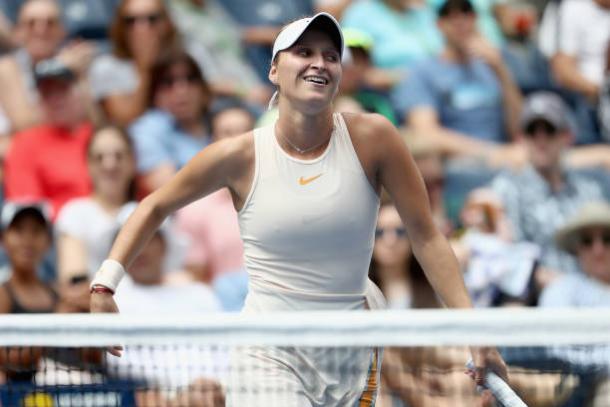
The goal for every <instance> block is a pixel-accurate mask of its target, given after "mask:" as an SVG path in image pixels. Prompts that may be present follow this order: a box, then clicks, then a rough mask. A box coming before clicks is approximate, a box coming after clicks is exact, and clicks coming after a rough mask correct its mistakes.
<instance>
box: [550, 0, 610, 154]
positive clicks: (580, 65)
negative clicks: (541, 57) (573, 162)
mask: <svg viewBox="0 0 610 407" xmlns="http://www.w3.org/2000/svg"><path fill="white" fill-rule="evenodd" d="M555 3H556V2H553V3H551V4H549V5H548V6H547V12H545V18H544V19H543V21H542V25H541V27H540V32H541V35H540V48H541V49H542V51H543V52H544V53H545V54H546V55H547V57H549V58H550V60H551V69H552V71H553V74H554V76H555V79H556V80H557V82H558V83H559V85H560V86H562V87H563V88H565V89H567V90H569V91H572V92H574V93H575V94H576V95H575V100H574V101H573V104H574V106H575V110H576V112H577V118H578V125H579V127H578V130H579V132H578V134H577V142H578V143H579V144H588V143H594V142H597V141H599V123H598V122H597V118H596V115H595V113H594V112H595V109H596V106H597V103H598V100H599V97H600V94H601V86H602V83H603V79H604V70H605V68H606V50H607V48H608V44H609V43H610V1H608V0H564V1H562V2H560V3H559V5H558V6H557V4H555Z"/></svg>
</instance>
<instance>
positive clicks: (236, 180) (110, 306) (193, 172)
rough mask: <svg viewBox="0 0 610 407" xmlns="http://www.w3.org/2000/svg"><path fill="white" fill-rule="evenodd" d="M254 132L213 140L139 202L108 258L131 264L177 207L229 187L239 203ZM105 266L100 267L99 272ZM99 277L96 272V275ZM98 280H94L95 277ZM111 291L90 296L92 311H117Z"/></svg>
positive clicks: (243, 194) (245, 185)
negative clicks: (164, 182) (163, 183)
mask: <svg viewBox="0 0 610 407" xmlns="http://www.w3.org/2000/svg"><path fill="white" fill-rule="evenodd" d="M253 163H254V141H253V137H252V133H251V132H250V133H246V134H244V135H242V136H238V137H235V138H230V139H227V140H221V141H219V142H216V143H213V144H211V145H210V146H208V147H207V148H205V149H203V150H202V151H201V152H200V153H199V154H197V155H196V156H195V157H194V158H193V159H192V160H191V161H190V162H189V163H188V164H187V165H186V166H185V167H184V168H182V169H181V170H180V171H178V172H177V173H176V175H175V176H174V177H173V178H172V179H171V180H170V181H169V182H168V183H167V184H165V185H163V186H162V187H161V188H159V189H158V190H156V191H155V192H153V193H151V194H150V195H149V196H147V197H146V198H145V199H144V200H142V202H141V203H140V204H139V205H138V207H137V208H136V210H135V211H134V212H133V214H132V215H131V216H130V217H129V219H128V220H127V222H126V223H125V225H124V226H123V227H122V228H121V231H120V232H119V234H118V236H117V238H116V240H115V242H114V244H113V246H112V249H111V250H110V254H109V256H108V259H110V260H114V261H116V262H118V263H119V264H120V265H122V266H123V267H124V268H127V267H129V265H130V264H131V262H132V261H133V260H134V259H135V258H136V256H137V254H138V253H139V251H140V250H141V249H142V248H143V247H144V245H145V244H146V243H147V242H148V240H149V239H150V238H151V237H152V235H153V234H154V232H155V231H156V230H157V228H158V227H159V225H161V223H162V222H163V221H164V220H165V218H166V217H167V216H168V215H169V214H170V213H172V212H174V211H175V210H177V209H179V208H181V207H183V206H185V205H187V204H188V203H190V202H192V201H194V200H196V199H199V198H201V197H203V196H206V195H208V194H210V193H212V192H214V191H216V190H218V189H221V188H224V187H228V188H229V190H230V191H231V193H232V195H233V197H234V201H235V203H236V206H238V207H239V205H240V204H241V203H242V202H243V201H244V200H245V198H246V194H247V191H248V189H249V185H250V183H251V178H252V176H253V175H252V174H253V171H254V170H253V168H254V164H253ZM104 271H105V270H103V268H102V269H100V271H98V275H99V273H103V272H104ZM96 278H97V276H96ZM94 284H95V280H94ZM116 310H117V307H116V304H115V303H114V301H113V300H112V296H111V295H110V294H109V293H94V294H93V295H92V296H91V312H116Z"/></svg>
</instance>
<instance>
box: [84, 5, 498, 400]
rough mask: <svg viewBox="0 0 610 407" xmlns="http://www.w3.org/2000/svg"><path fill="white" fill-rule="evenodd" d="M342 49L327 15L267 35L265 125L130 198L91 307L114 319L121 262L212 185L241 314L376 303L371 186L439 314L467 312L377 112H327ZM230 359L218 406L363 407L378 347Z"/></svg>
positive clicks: (371, 388) (492, 361) (420, 191)
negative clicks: (398, 226) (388, 208)
mask: <svg viewBox="0 0 610 407" xmlns="http://www.w3.org/2000/svg"><path fill="white" fill-rule="evenodd" d="M343 48H344V44H343V35H342V33H341V29H340V27H339V24H338V23H337V21H336V20H335V19H334V18H333V17H332V16H331V15H330V14H326V13H320V14H317V15H315V16H313V17H310V18H304V19H301V20H298V21H295V22H293V23H291V24H289V25H287V26H286V27H285V28H284V29H283V30H282V31H281V32H280V34H279V35H278V37H277V39H276V41H275V45H274V47H273V58H272V63H271V68H270V70H269V80H270V81H271V82H272V83H273V85H275V86H276V87H277V89H278V92H277V97H276V101H277V103H278V109H279V118H278V120H277V122H275V123H273V124H271V125H269V126H266V127H262V128H259V129H255V130H254V131H252V132H248V133H245V134H243V135H240V136H237V137H233V138H229V139H226V140H221V141H219V142H217V143H213V144H212V145H210V146H209V147H207V148H206V149H204V150H203V151H202V152H201V153H200V154H198V155H197V156H196V157H195V158H194V159H193V160H192V161H191V162H190V163H189V164H187V165H186V166H185V167H184V168H183V169H182V170H180V172H178V173H177V174H176V176H175V177H174V178H173V179H172V180H171V181H170V182H168V183H167V184H165V185H164V186H163V187H161V188H160V189H158V190H157V191H155V192H154V193H152V194H151V195H149V196H148V197H147V198H146V199H144V200H143V201H142V203H141V204H140V205H139V206H138V208H137V209H136V211H135V212H134V214H133V215H132V216H131V217H130V218H129V220H128V221H127V223H126V224H125V225H124V226H123V229H122V230H121V232H120V233H119V235H118V237H117V240H116V241H115V244H114V246H113V248H112V250H111V252H110V255H109V258H108V259H107V260H106V261H105V262H104V263H103V264H102V266H101V268H100V270H99V271H98V274H97V275H96V277H95V279H94V280H93V282H92V286H91V290H92V296H91V307H92V310H93V311H94V312H116V311H117V308H116V304H115V302H114V300H113V298H112V294H113V293H114V290H115V289H116V287H117V285H118V283H119V281H120V279H121V277H122V276H123V274H124V266H123V265H125V266H129V264H130V263H131V262H132V261H133V260H134V258H135V257H136V255H137V253H138V251H139V250H140V249H141V248H142V247H143V246H144V244H145V242H146V241H147V240H148V239H149V238H150V237H151V236H152V235H153V233H154V230H155V229H156V228H157V227H158V226H159V225H160V224H161V222H162V221H163V219H164V218H165V217H167V216H168V215H169V214H170V213H171V212H173V211H174V210H176V209H178V208H179V207H181V206H184V205H185V204H187V203H189V202H192V201H193V200H195V199H197V198H200V197H202V196H205V195H208V194H210V193H211V192H213V191H215V190H218V189H220V188H223V187H227V188H228V189H229V190H230V191H231V194H232V197H233V203H234V206H235V209H236V210H237V212H238V219H239V226H240V232H241V237H242V240H243V242H244V256H245V260H246V268H247V271H248V273H249V275H250V280H249V292H248V297H247V298H246V304H245V308H244V312H245V313H249V314H261V313H268V312H277V311H302V310H309V311H313V310H336V311H338V310H342V311H348V310H363V309H366V308H378V307H380V306H381V305H382V303H383V298H382V296H380V294H379V289H378V288H377V287H375V286H374V284H372V283H371V282H370V281H369V280H368V266H369V263H370V260H371V254H372V249H373V243H374V240H375V225H376V218H377V213H378V209H379V194H380V192H381V189H382V187H383V188H385V189H386V190H387V191H388V192H389V193H390V195H391V196H392V198H393V199H394V201H395V203H396V207H397V209H398V212H399V213H400V215H401V217H402V219H403V221H404V222H405V225H406V227H407V229H408V230H409V236H410V238H411V245H412V247H413V251H414V253H415V255H416V256H417V259H418V261H419V262H420V264H421V265H422V266H423V268H424V269H425V270H426V274H427V276H428V277H429V278H430V281H431V284H432V286H433V287H434V289H435V290H436V292H437V294H438V295H439V297H440V298H441V299H442V301H443V302H444V303H445V304H446V305H447V306H449V307H453V308H471V307H472V304H471V301H470V298H469V297H468V293H467V291H466V289H465V287H464V282H463V280H462V276H461V273H460V270H459V266H458V263H457V260H456V259H455V256H454V255H453V252H452V251H451V248H450V246H449V244H448V243H447V240H446V239H445V238H444V237H443V235H442V233H441V232H440V231H439V230H438V228H437V227H436V225H435V223H434V221H433V219H432V216H431V214H430V209H429V207H428V199H427V197H426V191H425V187H424V184H423V182H422V180H421V177H420V175H419V172H418V171H417V167H416V166H415V163H414V162H413V159H412V157H411V155H410V153H409V151H408V150H407V147H406V145H405V144H404V142H403V140H402V138H401V136H400V134H399V133H398V131H397V130H396V128H395V127H394V126H393V125H392V124H391V123H390V122H389V121H388V120H387V119H385V118H383V117H381V116H379V115H372V114H353V115H347V114H345V115H343V114H340V113H337V114H335V113H334V109H333V106H332V102H333V99H334V97H335V95H336V94H337V89H338V86H339V82H340V80H341V74H342V67H341V57H342V55H343ZM111 351H112V352H113V353H114V354H120V350H119V349H117V348H113V349H112V350H111ZM473 358H474V361H475V364H476V366H477V370H476V376H477V380H478V381H479V382H482V381H483V375H484V373H485V368H487V367H491V368H493V369H494V370H495V371H497V372H498V373H499V374H500V375H502V376H506V367H505V365H504V362H503V361H502V359H501V357H500V356H499V354H498V352H497V351H496V350H495V349H494V348H487V347H480V348H473ZM234 360H236V361H237V362H238V364H237V365H236V366H232V368H231V374H233V375H234V376H235V377H234V379H232V380H231V382H230V386H229V391H228V394H227V405H228V406H268V405H282V406H311V407H313V406H319V407H322V406H325V407H326V406H352V405H355V404H358V405H360V406H372V405H374V403H375V397H376V393H377V391H378V389H377V383H379V370H380V366H379V365H380V354H379V350H378V349H373V348H349V349H343V350H333V349H328V348H325V349H318V350H315V349H301V348H298V349H297V348H281V349H258V350H250V349H246V350H245V351H244V352H241V353H240V354H239V355H237V357H236V358H235V359H234Z"/></svg>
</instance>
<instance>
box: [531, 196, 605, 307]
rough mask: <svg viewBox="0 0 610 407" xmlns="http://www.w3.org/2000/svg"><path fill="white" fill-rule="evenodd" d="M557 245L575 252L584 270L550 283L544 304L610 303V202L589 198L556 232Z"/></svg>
mask: <svg viewBox="0 0 610 407" xmlns="http://www.w3.org/2000/svg"><path fill="white" fill-rule="evenodd" d="M555 241H556V243H557V247H559V248H560V249H561V250H563V251H565V252H567V253H569V254H571V255H573V256H575V257H576V258H577V260H578V264H579V266H580V267H579V269H580V271H581V272H580V273H573V274H568V275H565V276H562V277H561V278H559V279H557V280H556V281H554V282H553V284H551V285H549V286H548V287H547V288H546V289H545V290H544V291H543V293H542V296H541V298H540V305H541V306H563V307H599V306H610V291H609V287H610V205H609V204H608V202H605V201H597V202H589V203H588V204H586V205H584V206H583V207H582V208H580V210H578V211H577V212H576V213H575V214H574V215H573V216H571V217H570V218H569V219H567V222H565V223H564V224H563V225H562V227H561V228H559V229H558V230H557V232H556V233H555Z"/></svg>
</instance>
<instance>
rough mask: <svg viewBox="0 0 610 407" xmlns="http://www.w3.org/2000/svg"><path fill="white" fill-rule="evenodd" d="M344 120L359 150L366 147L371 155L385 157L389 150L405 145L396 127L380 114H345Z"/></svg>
mask: <svg viewBox="0 0 610 407" xmlns="http://www.w3.org/2000/svg"><path fill="white" fill-rule="evenodd" d="M343 118H344V119H345V123H346V125H347V128H348V130H349V133H350V136H351V138H352V142H353V143H354V147H355V148H356V149H357V150H358V149H359V146H366V150H368V151H369V152H370V153H371V154H381V155H383V154H385V152H386V151H387V149H388V148H396V147H397V145H404V142H403V141H402V138H401V137H400V134H399V132H398V130H397V129H396V127H395V126H394V125H393V124H392V122H390V121H389V120H388V119H386V118H385V117H384V116H382V115H380V114H376V113H343ZM397 143H398V144H397Z"/></svg>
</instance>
